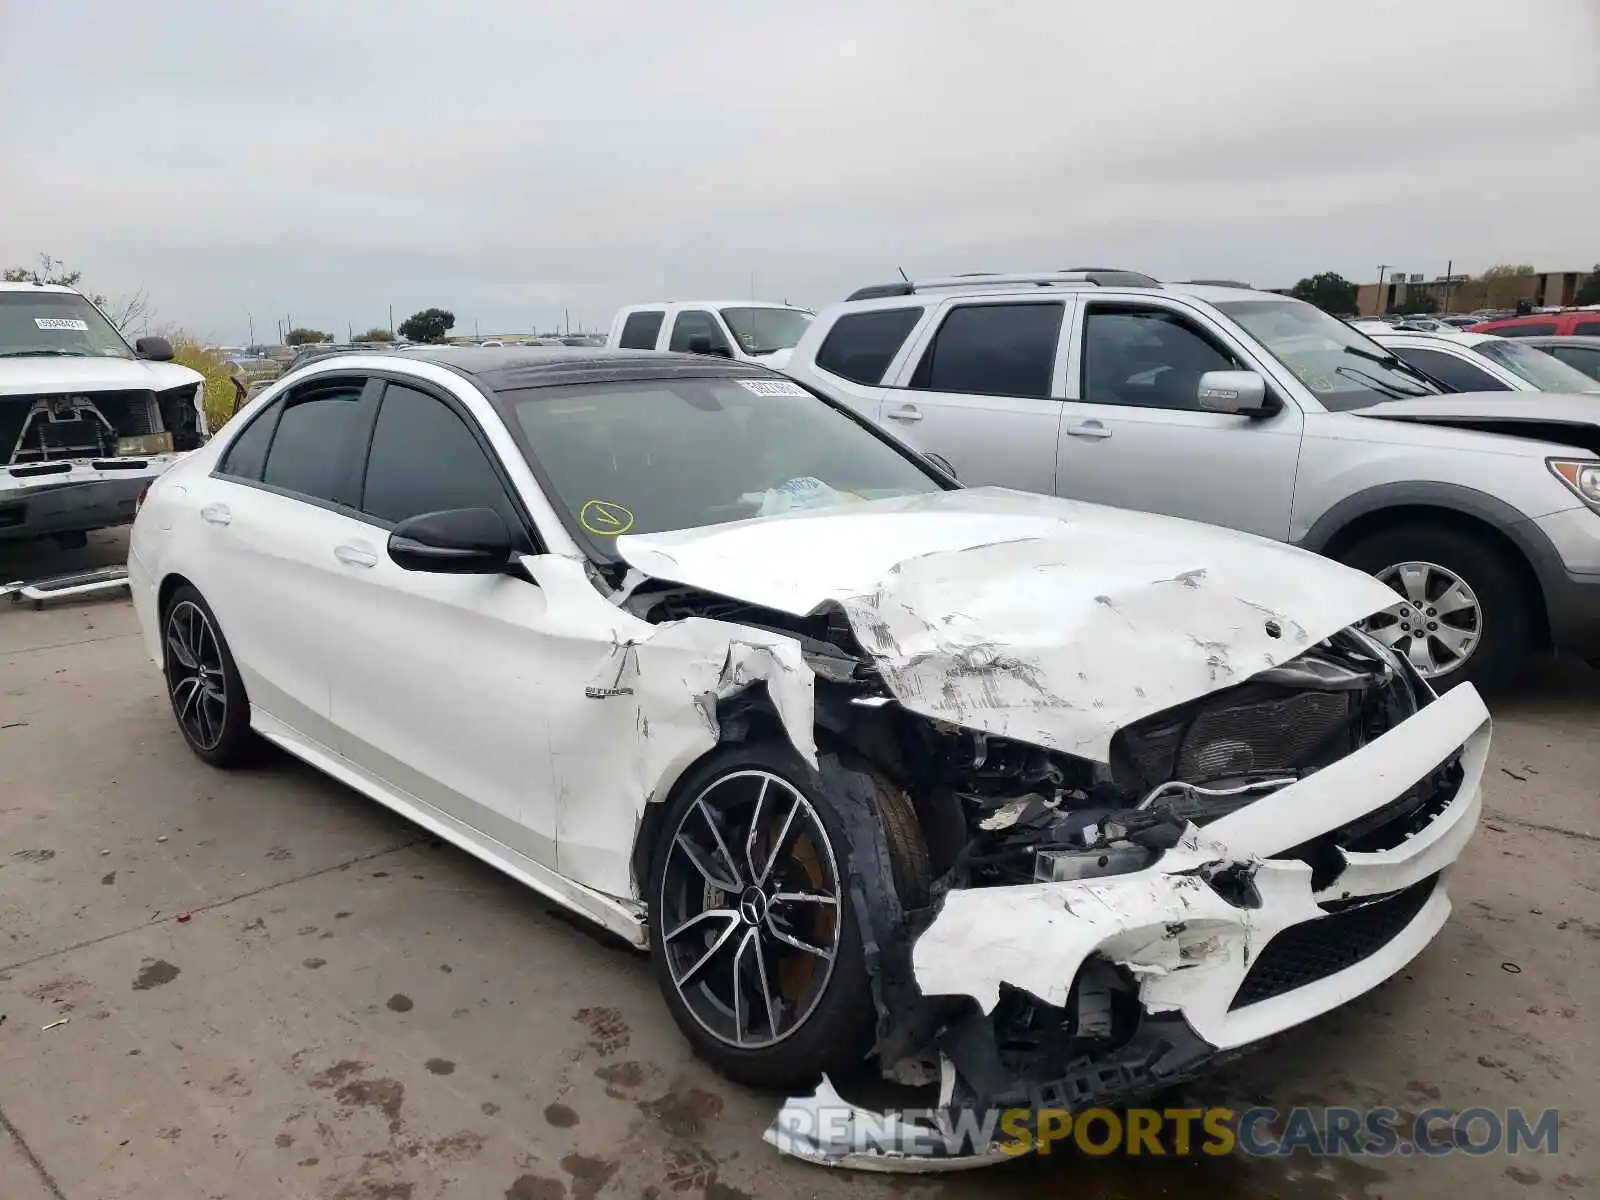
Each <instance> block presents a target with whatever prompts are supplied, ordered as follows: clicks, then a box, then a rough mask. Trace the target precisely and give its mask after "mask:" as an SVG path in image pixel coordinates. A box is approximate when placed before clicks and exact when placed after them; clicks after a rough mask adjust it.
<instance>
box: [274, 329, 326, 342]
mask: <svg viewBox="0 0 1600 1200" xmlns="http://www.w3.org/2000/svg"><path fill="white" fill-rule="evenodd" d="M331 341H333V335H332V334H328V333H321V332H319V331H318V330H315V329H291V330H289V332H288V333H286V334H285V335H284V338H283V344H284V345H285V346H310V345H314V344H315V343H317V342H331Z"/></svg>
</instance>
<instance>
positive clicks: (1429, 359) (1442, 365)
mask: <svg viewBox="0 0 1600 1200" xmlns="http://www.w3.org/2000/svg"><path fill="white" fill-rule="evenodd" d="M1395 353H1396V354H1398V355H1399V356H1400V357H1401V358H1403V359H1405V361H1406V362H1408V363H1410V364H1411V365H1412V366H1413V367H1416V368H1417V370H1419V371H1421V372H1422V373H1423V374H1424V375H1426V376H1428V377H1429V378H1430V379H1436V380H1438V381H1439V382H1440V383H1442V384H1443V385H1444V386H1445V387H1447V388H1449V389H1450V390H1451V391H1452V392H1508V391H1510V390H1511V387H1510V385H1509V384H1506V383H1502V382H1501V381H1500V380H1498V379H1496V378H1495V377H1494V376H1493V375H1491V374H1489V372H1487V371H1485V370H1484V369H1483V368H1482V367H1475V366H1473V365H1472V364H1471V363H1469V362H1467V361H1465V360H1464V359H1461V358H1459V357H1457V356H1456V355H1454V354H1448V353H1446V352H1445V351H1443V350H1425V349H1422V348H1420V347H1417V346H1398V347H1396V348H1395Z"/></svg>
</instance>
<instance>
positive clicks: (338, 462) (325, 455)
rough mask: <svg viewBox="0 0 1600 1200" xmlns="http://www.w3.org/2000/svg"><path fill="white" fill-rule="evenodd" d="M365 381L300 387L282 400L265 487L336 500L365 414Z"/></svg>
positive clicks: (345, 381)
mask: <svg viewBox="0 0 1600 1200" xmlns="http://www.w3.org/2000/svg"><path fill="white" fill-rule="evenodd" d="M364 382H365V381H363V380H360V379H352V380H340V381H338V382H336V383H329V384H326V385H323V386H320V387H309V386H308V387H305V388H301V389H300V390H298V391H297V392H295V394H294V395H292V396H290V397H289V398H288V400H286V401H284V407H283V413H282V415H281V416H279V418H278V428H277V431H276V432H275V433H274V434H273V435H272V448H271V449H270V450H269V451H268V452H267V461H266V466H265V467H264V468H263V470H262V472H261V482H262V483H267V484H271V485H272V486H273V487H279V488H283V489H284V490H285V491H290V492H298V493H300V494H301V495H302V496H310V497H312V498H313V499H317V500H328V501H338V500H339V499H340V496H339V485H340V484H341V483H342V482H343V480H342V477H341V467H342V465H343V462H344V452H345V448H346V446H348V445H349V442H350V438H351V436H352V435H353V434H354V432H355V429H356V424H357V419H358V417H359V415H360V411H361V391H362V387H363V385H364Z"/></svg>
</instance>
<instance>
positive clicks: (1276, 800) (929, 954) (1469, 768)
mask: <svg viewBox="0 0 1600 1200" xmlns="http://www.w3.org/2000/svg"><path fill="white" fill-rule="evenodd" d="M1489 729H1490V721H1489V714H1488V711H1487V710H1486V709H1485V707H1484V705H1483V701H1482V700H1481V699H1480V698H1479V696H1478V694H1477V693H1476V692H1475V691H1474V690H1473V689H1472V688H1471V687H1470V686H1462V687H1459V688H1456V689H1455V690H1453V691H1451V692H1448V693H1446V694H1445V695H1444V696H1443V697H1441V698H1439V699H1437V700H1435V701H1433V702H1432V703H1430V704H1428V705H1426V706H1425V707H1424V708H1422V709H1421V710H1420V711H1418V712H1416V713H1415V714H1414V715H1413V716H1411V717H1410V718H1409V719H1407V720H1405V721H1403V722H1401V723H1400V724H1398V725H1396V726H1395V727H1393V728H1392V729H1390V730H1388V731H1387V732H1386V733H1384V734H1383V735H1382V736H1380V737H1378V738H1376V739H1374V740H1373V741H1371V742H1369V743H1368V744H1367V745H1365V746H1363V747H1361V748H1360V749H1358V750H1356V751H1355V752H1354V753H1352V754H1350V755H1348V756H1347V757H1345V758H1343V759H1341V760H1339V761H1338V762H1335V763H1333V764H1331V765H1329V766H1327V767H1325V768H1323V769H1322V770H1319V771H1317V772H1315V773H1314V774H1311V775H1309V776H1307V777H1305V778H1303V779H1301V780H1299V781H1298V782H1295V783H1293V784H1290V785H1288V786H1285V787H1283V788H1281V789H1280V790H1278V791H1276V792H1273V793H1272V794H1270V795H1267V796H1264V797H1262V798H1260V799H1258V800H1255V801H1254V802H1252V803H1250V804H1248V805H1246V806H1245V807H1242V808H1240V809H1238V810H1237V811H1235V812H1233V813H1231V814H1229V815H1228V816H1225V817H1222V818H1220V819H1218V820H1215V821H1213V822H1211V823H1210V824H1208V825H1206V826H1205V827H1204V828H1203V829H1197V828H1195V827H1194V826H1190V827H1188V828H1187V829H1186V830H1185V831H1184V834H1183V836H1182V837H1181V838H1180V839H1179V841H1178V843H1177V844H1176V845H1174V846H1173V847H1172V848H1171V849H1169V850H1167V851H1166V852H1165V853H1164V854H1162V856H1161V857H1160V858H1159V860H1158V861H1157V862H1156V863H1155V864H1154V865H1152V866H1150V867H1147V868H1145V869H1143V870H1137V871H1132V872H1129V873H1127V874H1121V875H1112V876H1106V877H1100V878H1092V879H1076V880H1072V881H1068V882H1046V883H1031V884H1020V885H1012V886H999V887H983V888H956V889H952V890H951V891H950V892H949V893H948V894H947V895H946V896H945V898H944V901H943V904H942V906H941V907H940V909H939V911H938V913H937V915H936V916H935V917H934V918H933V920H932V922H931V923H930V924H929V925H928V927H927V928H926V929H925V930H924V932H923V933H922V934H921V935H920V936H919V937H918V938H917V940H916V941H915V943H914V945H913V946H912V949H911V957H912V966H913V970H914V974H915V982H916V986H917V989H918V990H919V991H920V992H921V994H922V995H923V996H925V997H968V998H970V1001H971V1002H974V1003H969V1004H968V1010H969V1012H968V1016H967V1017H966V1018H965V1019H963V1020H958V1021H955V1022H953V1023H951V1024H949V1025H947V1027H946V1028H944V1029H943V1030H942V1031H941V1033H940V1035H939V1037H938V1040H937V1046H938V1051H939V1055H940V1064H941V1069H942V1076H943V1086H942V1088H941V1095H940V1102H939V1106H938V1108H937V1110H935V1111H934V1112H932V1113H931V1114H923V1115H922V1116H921V1117H919V1118H915V1119H914V1118H912V1117H910V1116H903V1115H900V1114H893V1113H889V1114H885V1113H873V1112H868V1111H867V1110H864V1109H858V1108H854V1107H853V1106H850V1105H849V1104H848V1103H846V1102H844V1101H843V1100H842V1099H841V1098H840V1097H838V1095H837V1093H836V1092H834V1091H833V1090H832V1087H831V1085H830V1084H829V1083H828V1082H827V1081H826V1080H825V1081H824V1084H823V1087H822V1088H820V1089H819V1091H818V1093H817V1094H816V1095H814V1096H812V1097H804V1098H797V1099H794V1100H791V1101H790V1102H789V1103H788V1104H786V1105H785V1106H784V1108H783V1109H782V1110H781V1111H780V1112H779V1114H778V1117H777V1119H776V1120H775V1121H774V1123H773V1125H772V1127H771V1128H770V1129H769V1130H768V1133H767V1140H768V1141H769V1142H770V1143H771V1144H773V1145H774V1146H776V1147H777V1148H778V1149H780V1150H781V1151H784V1152H785V1153H789V1154H793V1155H796V1156H799V1157H802V1158H806V1159H809V1160H812V1161H815V1162H819V1163H824V1164H827V1165H832V1166H848V1167H853V1168H858V1169H875V1170H936V1169H959V1168H962V1167H970V1166H977V1165H982V1164H983V1163H985V1162H989V1161H993V1160H995V1159H997V1158H1002V1157H1005V1156H1006V1155H1007V1154H1008V1153H1009V1152H1014V1148H1013V1150H1010V1151H1008V1149H1007V1148H1006V1147H1005V1146H1003V1145H1001V1144H1000V1142H999V1141H997V1140H996V1137H997V1136H998V1132H997V1130H996V1128H995V1127H994V1126H993V1124H992V1122H991V1123H990V1124H989V1125H988V1126H985V1125H984V1123H983V1122H982V1121H977V1122H973V1121H971V1120H965V1121H964V1120H962V1119H961V1118H962V1116H963V1114H980V1115H981V1114H985V1113H988V1114H995V1113H998V1112H1000V1111H1003V1110H1011V1109H1026V1110H1030V1111H1032V1112H1035V1113H1037V1112H1040V1111H1044V1110H1064V1111H1068V1112H1072V1111H1081V1110H1082V1109H1084V1108H1086V1107H1095V1106H1101V1105H1112V1104H1122V1103H1127V1102H1130V1101H1132V1100H1135V1099H1138V1098H1140V1097H1142V1096H1148V1095H1150V1094H1152V1093H1154V1092H1157V1091H1160V1090H1162V1089H1164V1088H1166V1087H1169V1086H1171V1085H1174V1084H1177V1083H1180V1082H1183V1081H1184V1080H1187V1079H1189V1078H1192V1077H1193V1076H1194V1075H1195V1074H1197V1073H1198V1072H1199V1071H1200V1070H1201V1069H1203V1068H1205V1067H1207V1066H1208V1065H1211V1064H1212V1063H1214V1062H1215V1060H1217V1059H1218V1058H1219V1057H1222V1056H1231V1053H1232V1052H1236V1051H1239V1050H1241V1049H1242V1048H1244V1047H1246V1046H1248V1045H1249V1044H1250V1043H1253V1042H1257V1041H1260V1040H1261V1039H1263V1038H1266V1037H1269V1036H1271V1035H1273V1034H1276V1033H1279V1032H1281V1031H1283V1030H1285V1029H1288V1028H1290V1027H1292V1026H1295V1025H1299V1024H1302V1023H1303V1022H1305V1021H1308V1020H1310V1019H1311V1018H1313V1017H1316V1016H1318V1015H1320V1014H1322V1013H1325V1012H1328V1011H1329V1010H1331V1009H1333V1008H1336V1007H1338V1006H1339V1005H1341V1004H1343V1003H1345V1002H1346V1001H1348V1000H1351V999H1353V998H1354V997H1356V996H1358V995H1360V994H1361V993H1363V992H1365V991H1367V990H1369V989H1371V988H1373V987H1375V986H1376V985H1377V984H1379V983H1381V982H1382V981H1384V980H1385V979H1387V978H1389V977H1390V976H1391V975H1393V974H1395V973H1396V972H1397V971H1399V970H1400V969H1401V968H1402V967H1404V966H1405V965H1406V963H1408V962H1409V961H1411V959H1412V958H1413V957H1415V956H1416V955H1417V954H1418V953H1419V952H1420V951H1421V950H1422V948H1423V947H1424V946H1426V945H1427V944H1428V943H1429V941H1431V940H1432V939H1433V937H1434V935H1435V934H1436V933H1437V932H1438V931H1439V929H1440V927H1441V926H1442V925H1443V924H1444V922H1445V919H1446V918H1447V916H1448V915H1449V911H1450V901H1449V897H1448V894H1447V891H1446V880H1447V877H1448V875H1449V873H1450V870H1451V868H1452V867H1453V866H1454V864H1455V862H1456V860H1457V858H1458V857H1459V856H1460V854H1461V852H1462V850H1463V849H1464V848H1465V846H1466V844H1467V842H1468V841H1469V840H1470V838H1471V836H1472V833H1473V831H1474V829H1475V828H1476V826H1477V823H1478V818H1479V814H1480V810H1481V806H1482V800H1481V794H1480V787H1481V783H1482V776H1483V769H1484V762H1485V759H1486V757H1487V753H1488V744H1489ZM1449 763H1454V764H1456V765H1455V766H1454V767H1453V768H1452V769H1451V773H1450V779H1451V781H1452V784H1453V786H1452V787H1451V788H1449V789H1447V790H1446V791H1445V792H1444V793H1442V794H1440V795H1438V796H1436V797H1434V798H1432V799H1431V800H1430V803H1429V804H1428V805H1427V806H1425V808H1424V809H1423V810H1422V812H1421V815H1420V816H1419V812H1418V808H1417V805H1416V804H1415V803H1413V802H1411V798H1413V797H1414V793H1415V789H1416V788H1417V787H1418V786H1419V785H1420V784H1421V783H1422V781H1425V780H1427V779H1428V778H1429V777H1430V776H1437V774H1438V772H1439V769H1440V767H1441V765H1442V764H1449ZM1389 809H1392V810H1394V812H1395V817H1394V819H1393V820H1389V821H1386V820H1385V819H1384V815H1385V810H1389ZM1352 826H1358V827H1359V828H1360V829H1361V833H1360V836H1359V838H1351V839H1348V844H1341V839H1342V831H1345V830H1348V829H1350V828H1351V827H1352ZM1330 839H1331V844H1327V845H1323V846H1321V851H1322V857H1321V858H1320V859H1317V860H1316V861H1318V863H1319V865H1318V866H1317V867H1315V868H1314V867H1313V865H1312V859H1313V856H1311V855H1308V854H1307V853H1306V847H1308V846H1312V845H1315V844H1318V843H1319V842H1320V843H1328V842H1330ZM1354 847H1359V848H1354ZM1330 864H1331V865H1330ZM1106 971H1109V972H1113V973H1114V974H1115V976H1116V977H1118V978H1121V979H1123V980H1126V981H1128V982H1129V983H1130V985H1131V987H1132V989H1133V994H1134V995H1136V999H1137V1005H1136V1007H1137V1011H1136V1013H1134V1014H1133V1020H1132V1022H1131V1025H1130V1026H1128V1027H1126V1028H1125V1029H1124V1031H1123V1032H1122V1033H1121V1034H1119V1037H1118V1040H1117V1041H1116V1043H1115V1044H1114V1045H1108V1046H1106V1047H1103V1048H1101V1049H1100V1050H1098V1051H1096V1052H1092V1053H1084V1054H1082V1055H1080V1056H1079V1057H1077V1058H1076V1059H1070V1060H1063V1059H1060V1058H1057V1059H1055V1060H1053V1062H1052V1065H1051V1066H1050V1067H1048V1068H1046V1069H1040V1063H1039V1062H1038V1061H1032V1062H1027V1063H1020V1064H1019V1061H1018V1059H1017V1057H1016V1056H1015V1054H1012V1053H1009V1052H1008V1050H1009V1048H1008V1046H1007V1045H1006V1043H1007V1041H1008V1030H1007V1027H1006V1022H1007V1020H1008V1019H1009V1016H1008V1014H1010V1013H1011V1012H1013V1011H1014V1009H1015V1004H1014V1002H1015V1001H1016V1000H1018V999H1019V998H1020V1000H1021V1001H1022V1002H1023V1003H1024V1004H1025V1005H1030V1006H1035V1007H1037V1005H1044V1006H1046V1008H1047V1011H1051V1012H1060V1013H1062V1014H1065V1013H1068V1012H1080V1002H1081V1001H1083V1000H1084V999H1085V997H1084V995H1083V993H1082V989H1083V988H1084V987H1085V981H1086V980H1092V979H1093V978H1094V976H1095V973H1096V972H1106ZM1080 1015H1081V1014H1080ZM985 1129H987V1132H983V1131H984V1130H985ZM957 1133H959V1135H960V1136H955V1135H956V1134H957ZM913 1135H915V1136H913Z"/></svg>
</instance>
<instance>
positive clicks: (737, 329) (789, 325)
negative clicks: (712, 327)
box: [722, 308, 811, 354]
mask: <svg viewBox="0 0 1600 1200" xmlns="http://www.w3.org/2000/svg"><path fill="white" fill-rule="evenodd" d="M722 319H723V320H724V321H726V322H727V323H728V328H729V329H731V330H732V331H733V336H734V337H735V338H736V339H737V340H738V342H739V349H741V350H743V351H744V352H745V353H746V354H771V353H773V352H774V351H776V350H792V349H793V348H794V346H795V344H796V343H797V342H798V341H799V340H800V335H801V334H803V333H805V331H806V326H807V325H809V324H811V314H810V313H808V312H802V311H800V310H799V309H798V308H725V309H723V310H722Z"/></svg>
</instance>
